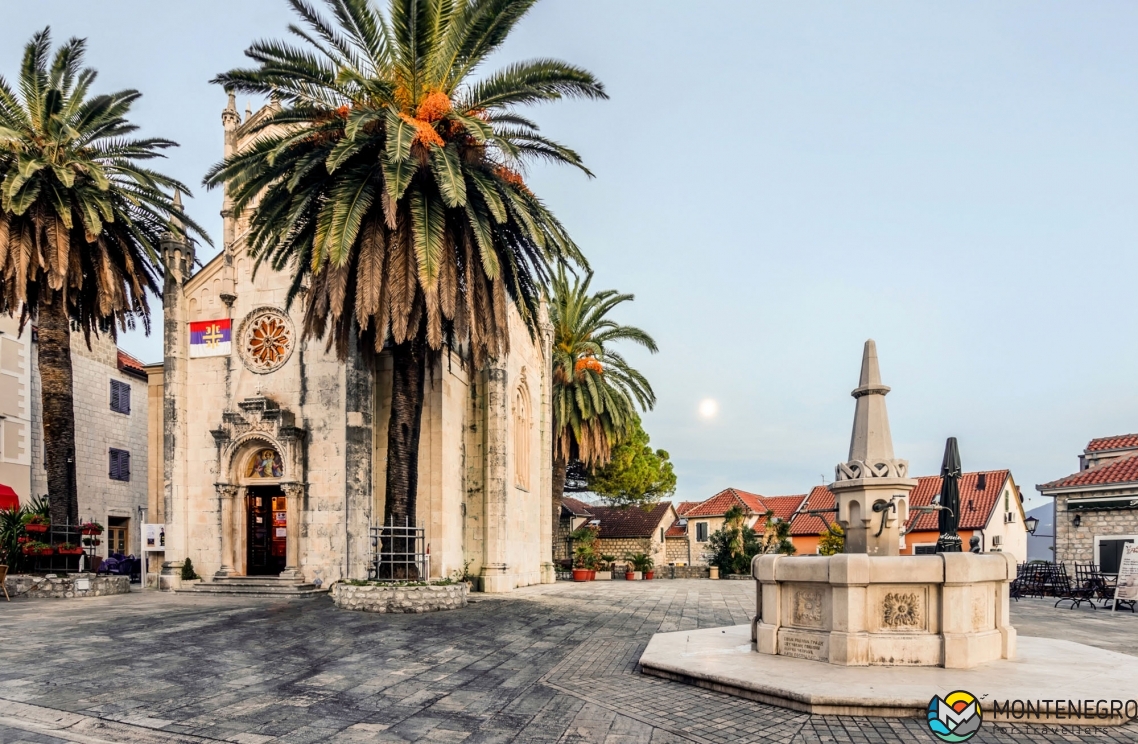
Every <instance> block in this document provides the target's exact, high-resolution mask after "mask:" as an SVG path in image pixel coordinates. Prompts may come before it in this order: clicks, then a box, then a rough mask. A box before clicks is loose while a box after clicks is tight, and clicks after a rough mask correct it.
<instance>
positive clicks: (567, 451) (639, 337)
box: [549, 267, 656, 532]
mask: <svg viewBox="0 0 1138 744" xmlns="http://www.w3.org/2000/svg"><path fill="white" fill-rule="evenodd" d="M592 280H593V278H592V275H591V274H590V275H589V276H586V277H585V278H584V279H583V280H582V279H581V278H580V277H577V276H573V277H572V278H570V275H569V273H568V272H567V271H566V270H565V268H564V267H558V270H557V273H556V275H555V276H554V277H553V282H552V284H551V288H550V296H549V319H550V321H551V322H552V324H553V527H554V531H555V532H556V529H557V524H558V520H559V519H560V518H561V497H562V496H563V495H564V491H565V471H566V469H567V467H568V465H569V461H570V460H580V461H581V462H582V463H584V465H585V466H586V467H587V468H596V467H601V466H603V465H604V464H605V463H606V462H608V460H609V456H610V454H611V452H612V448H613V446H615V445H616V443H617V442H618V441H619V440H620V439H621V438H622V437H624V436H625V435H626V434H627V433H628V432H629V431H630V430H631V428H632V427H633V426H635V424H636V422H637V419H638V417H637V414H636V406H637V404H639V406H640V408H641V409H643V410H649V409H651V408H652V407H653V406H654V405H655V404H656V394H655V393H653V392H652V386H651V385H649V384H648V380H647V379H645V378H644V375H642V374H640V372H638V371H637V370H635V369H633V368H632V367H631V366H629V364H628V362H626V361H625V359H624V357H623V356H621V355H620V354H619V353H617V352H616V351H614V350H613V349H612V348H611V347H610V346H609V345H610V344H612V343H614V342H617V341H631V342H633V343H635V344H640V345H641V346H643V347H645V348H646V349H648V350H649V351H651V352H652V353H655V352H656V342H655V341H653V340H652V337H651V336H649V335H648V334H647V333H645V332H644V331H642V330H640V329H639V328H635V327H633V326H625V325H620V324H618V323H617V322H616V321H614V320H611V319H609V318H608V314H609V313H610V312H612V310H613V308H615V307H616V306H618V305H620V304H621V303H623V302H630V301H631V300H633V299H634V297H633V295H630V294H620V293H618V292H617V291H616V290H612V289H606V290H603V291H600V292H596V293H592V294H590V292H589V285H590V284H591V283H592Z"/></svg>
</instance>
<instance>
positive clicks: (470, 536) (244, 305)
mask: <svg viewBox="0 0 1138 744" xmlns="http://www.w3.org/2000/svg"><path fill="white" fill-rule="evenodd" d="M267 113H268V109H267V108H265V109H261V110H260V111H258V112H257V113H252V112H250V111H248V110H247V111H246V114H245V117H244V118H242V117H241V115H240V114H239V113H238V111H237V109H236V106H235V105H234V101H233V98H232V96H231V97H230V100H229V105H228V106H227V108H226V109H225V110H224V112H223V113H222V122H223V126H224V130H225V153H224V154H225V155H226V156H229V155H231V154H233V153H234V152H237V151H239V150H240V149H241V148H243V147H245V146H246V145H247V144H248V143H249V142H250V141H251V140H252V136H251V134H250V130H251V128H252V126H253V124H254V123H255V122H256V121H258V119H259V118H260V117H263V116H265V115H267ZM222 215H223V217H224V248H223V250H222V251H221V253H220V254H219V255H217V256H216V257H214V258H213V259H212V260H210V261H209V262H208V263H206V264H205V265H204V266H203V267H201V268H200V269H199V270H197V271H196V272H195V271H194V268H195V265H196V262H195V256H194V248H193V246H192V245H190V244H188V243H186V242H184V240H183V239H182V238H181V237H180V236H178V235H173V234H172V235H169V236H167V240H166V241H165V242H164V244H163V253H164V255H165V260H166V262H167V266H168V267H170V271H168V273H167V279H166V285H165V288H164V296H163V305H164V313H165V316H164V317H165V331H164V333H165V338H164V347H165V359H164V363H163V364H162V365H161V366H160V367H159V366H157V365H155V366H154V367H151V368H150V369H151V395H152V398H154V397H159V396H160V399H161V402H162V411H163V414H162V426H161V427H158V431H157V432H155V433H154V434H152V437H153V440H152V443H151V447H152V450H155V451H157V454H158V456H157V457H154V458H153V460H154V462H155V465H154V467H155V471H154V473H152V476H153V480H154V481H156V482H160V484H161V487H160V488H159V489H156V491H157V492H156V493H155V494H153V496H152V504H151V509H150V513H151V515H152V517H151V521H153V522H158V523H164V524H165V553H164V554H161V555H159V556H158V558H159V560H162V561H163V564H162V565H163V568H162V576H161V585H162V586H164V587H166V588H170V587H176V586H178V579H177V575H178V573H179V569H180V567H181V565H182V562H183V560H184V559H186V558H190V559H192V561H193V565H194V567H195V569H196V571H197V573H198V574H199V575H200V576H202V577H203V578H204V579H205V581H204V582H203V583H202V584H200V585H198V586H197V587H196V588H197V589H199V590H209V589H210V587H218V586H229V585H234V584H239V583H240V582H241V581H242V579H243V578H245V577H253V576H259V577H270V578H275V580H276V581H278V582H280V584H281V585H282V586H308V585H311V584H315V585H316V586H317V587H319V586H323V587H324V588H327V587H328V586H329V585H330V584H331V583H332V582H334V581H336V580H339V579H349V578H351V579H362V578H367V577H368V570H369V567H370V564H371V560H372V558H373V544H372V540H371V529H372V528H374V527H377V526H379V525H380V523H381V522H382V519H383V511H384V508H383V507H384V485H385V477H386V465H387V456H386V447H387V424H388V416H389V410H390V400H391V360H390V357H389V356H388V354H387V353H381V354H378V355H377V354H375V353H374V352H371V351H370V350H365V351H361V350H358V349H355V348H353V349H352V350H351V352H350V355H349V357H348V359H347V360H346V361H344V362H341V361H340V360H338V359H337V358H336V356H335V352H334V351H326V350H325V342H324V341H322V340H316V339H309V340H305V339H304V338H302V336H301V327H302V323H301V320H302V313H303V308H302V305H303V302H302V301H301V299H300V298H298V301H297V302H295V303H294V305H293V307H292V308H291V309H288V308H286V307H285V297H286V293H287V290H288V285H289V277H287V276H285V275H284V274H281V273H277V272H274V271H272V270H271V269H270V268H268V267H265V266H262V267H261V268H260V270H259V271H257V273H256V276H254V272H253V260H252V259H250V258H249V257H248V256H247V255H245V250H244V245H243V239H244V235H245V234H246V230H247V228H248V217H249V215H248V214H234V213H233V211H232V210H231V208H230V206H229V204H228V203H226V205H225V207H224V209H223V211H222ZM540 327H541V332H540V337H539V339H537V340H536V341H535V340H534V339H532V338H531V336H530V334H529V332H528V330H527V329H526V326H525V324H524V323H523V321H522V319H521V317H520V316H518V315H517V313H516V312H512V313H511V318H510V348H511V351H510V353H509V355H508V356H506V357H505V358H503V359H499V360H496V361H493V362H491V363H490V364H489V365H488V366H487V368H485V369H472V368H471V366H470V363H469V362H468V361H466V360H463V359H462V358H461V357H460V356H459V355H458V354H454V353H450V354H444V355H443V358H442V362H441V364H439V365H437V366H436V367H435V368H434V369H433V371H432V372H430V373H429V374H428V379H427V382H426V401H425V404H424V409H423V419H422V435H421V441H420V448H419V485H418V501H417V519H418V521H419V526H421V527H422V528H423V530H424V533H423V534H424V543H425V549H426V551H427V553H429V559H428V560H429V573H430V576H431V577H447V576H452V575H454V574H455V573H456V572H457V573H460V574H461V573H463V572H464V571H465V572H466V573H467V574H468V575H472V576H476V577H479V579H480V582H481V584H482V588H483V589H484V590H485V591H490V592H504V591H509V590H511V589H513V588H515V587H520V586H527V585H530V584H537V583H542V582H552V581H553V580H554V578H555V577H554V570H553V565H552V563H551V562H550V559H551V548H552V544H551V534H550V533H551V528H550V525H551V522H552V519H551V513H550V508H551V467H550V456H551V441H552V440H551V422H550V419H551V412H550V392H549V385H550V367H549V362H550V355H549V353H548V351H549V349H550V345H551V339H552V329H551V327H550V326H549V324H548V323H547V322H543V323H542V324H541V326H540ZM159 437H160V439H161V441H158V438H159Z"/></svg>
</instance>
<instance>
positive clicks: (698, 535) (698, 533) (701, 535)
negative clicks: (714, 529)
mask: <svg viewBox="0 0 1138 744" xmlns="http://www.w3.org/2000/svg"><path fill="white" fill-rule="evenodd" d="M695 541H696V542H707V522H696V523H695Z"/></svg>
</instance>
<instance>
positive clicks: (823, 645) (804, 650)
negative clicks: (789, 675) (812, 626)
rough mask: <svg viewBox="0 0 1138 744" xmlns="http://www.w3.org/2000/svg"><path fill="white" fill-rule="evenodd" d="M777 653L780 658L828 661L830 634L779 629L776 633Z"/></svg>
mask: <svg viewBox="0 0 1138 744" xmlns="http://www.w3.org/2000/svg"><path fill="white" fill-rule="evenodd" d="M778 653H779V655H780V656H793V657H794V658H796V659H811V660H813V661H829V660H830V634H829V633H817V632H813V631H809V630H795V629H794V628H780V629H779V631H778Z"/></svg>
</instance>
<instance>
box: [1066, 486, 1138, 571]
mask: <svg viewBox="0 0 1138 744" xmlns="http://www.w3.org/2000/svg"><path fill="white" fill-rule="evenodd" d="M1114 495H1118V494H1117V493H1116V492H1113V491H1105V490H1104V491H1103V492H1101V493H1098V492H1096V493H1095V494H1094V496H1095V497H1096V498H1099V497H1104V496H1114ZM1069 498H1070V497H1069V496H1056V497H1055V560H1056V562H1059V563H1068V564H1071V563H1075V562H1078V563H1098V562H1099V556H1097V555H1095V538H1096V537H1100V538H1109V537H1112V536H1120V537H1121V536H1127V535H1138V510H1133V509H1110V510H1105V511H1076V512H1068V511H1067V502H1068V500H1069ZM1076 514H1077V515H1079V517H1080V520H1079V522H1080V523H1079V526H1078V527H1076V526H1075V525H1074V524H1073V522H1074V519H1075V515H1076Z"/></svg>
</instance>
